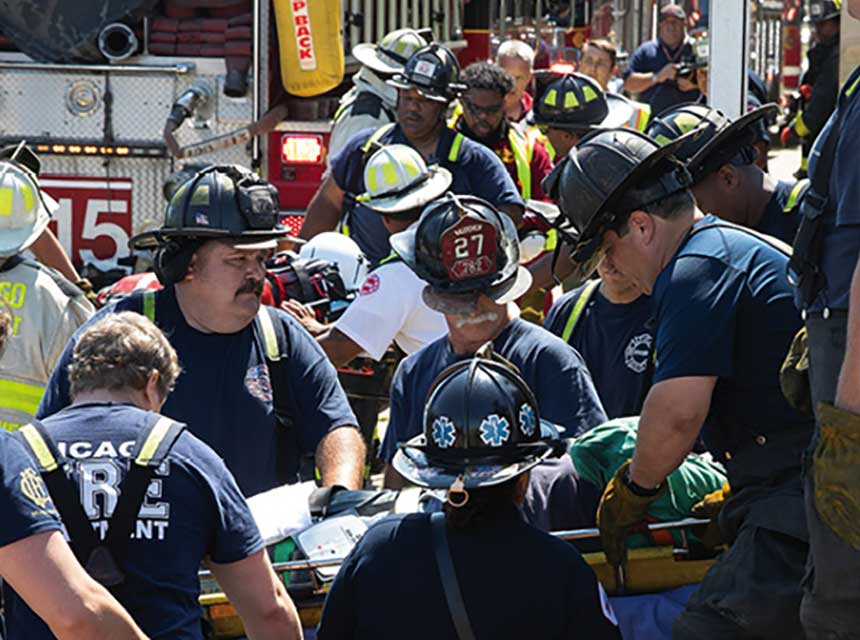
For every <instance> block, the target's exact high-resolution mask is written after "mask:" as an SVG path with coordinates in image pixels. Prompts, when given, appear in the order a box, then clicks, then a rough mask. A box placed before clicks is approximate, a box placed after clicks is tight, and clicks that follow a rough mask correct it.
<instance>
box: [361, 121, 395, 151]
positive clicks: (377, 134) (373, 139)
mask: <svg viewBox="0 0 860 640" xmlns="http://www.w3.org/2000/svg"><path fill="white" fill-rule="evenodd" d="M393 128H394V123H393V122H392V123H389V124H386V125H383V126H381V127H379V129H377V130H376V131H374V132H373V133H371V134H370V137H369V138H368V139H367V142H365V143H364V144H363V145H362V147H361V152H362V153H367V152H368V151H370V148H371V147H372V146H373V145H374V144H376V143H377V142H379V139H380V138H381V137H382V136H384V135H385V134H386V133H388V132H389V131H391V130H392V129H393Z"/></svg>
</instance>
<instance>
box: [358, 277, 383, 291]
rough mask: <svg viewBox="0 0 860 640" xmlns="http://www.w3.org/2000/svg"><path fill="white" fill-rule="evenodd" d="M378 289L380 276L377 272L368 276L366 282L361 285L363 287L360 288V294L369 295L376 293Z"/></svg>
mask: <svg viewBox="0 0 860 640" xmlns="http://www.w3.org/2000/svg"><path fill="white" fill-rule="evenodd" d="M378 290H379V276H378V275H376V274H375V273H371V274H370V275H369V276H367V280H365V281H364V284H362V285H361V289H359V290H358V295H360V296H369V295H370V294H372V293H376V292H377V291H378Z"/></svg>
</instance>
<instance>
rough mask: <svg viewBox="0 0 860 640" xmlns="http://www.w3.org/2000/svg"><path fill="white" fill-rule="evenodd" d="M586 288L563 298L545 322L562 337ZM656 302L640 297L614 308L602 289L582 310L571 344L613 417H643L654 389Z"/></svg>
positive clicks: (615, 305) (567, 294)
mask: <svg viewBox="0 0 860 640" xmlns="http://www.w3.org/2000/svg"><path fill="white" fill-rule="evenodd" d="M587 286H588V285H587V284H585V285H583V286H581V287H579V288H577V289H574V290H573V291H569V292H568V293H566V294H564V295H563V296H562V297H561V299H559V301H558V302H556V303H555V304H554V305H552V309H550V312H549V314H548V315H547V317H546V320H545V321H544V326H545V327H546V329H547V330H548V331H551V332H552V333H554V334H555V335H557V336H559V337H561V336H562V334H563V333H564V328H565V325H566V324H567V321H568V318H569V317H570V314H571V312H572V311H573V308H574V306H575V305H576V302H577V300H579V298H580V296H581V295H583V293H584V291H585V289H586V287H587ZM651 315H652V312H651V298H649V297H648V296H646V295H642V296H639V297H638V298H637V299H636V300H634V301H633V302H630V303H628V304H614V303H612V302H610V301H609V300H607V299H606V297H605V296H604V295H603V294H602V293H600V289H599V288H598V289H597V290H596V291H595V292H594V294H593V295H592V297H591V301H590V302H589V303H588V304H586V305H585V307H584V308H583V309H582V314H581V315H580V316H579V320H578V321H577V323H576V326H575V327H574V330H573V333H572V334H571V335H570V338H569V339H568V343H569V344H570V346H572V347H573V348H574V349H576V350H577V351H578V352H579V353H580V354H582V357H583V359H584V360H585V364H586V365H588V370H589V371H590V372H591V378H592V380H594V386H595V387H596V388H597V395H598V396H600V401H601V402H602V403H603V408H604V409H605V410H606V415H607V416H609V418H610V419H613V418H621V417H624V416H638V415H639V413H640V411H641V410H642V401H643V400H644V399H645V393H646V391H647V389H648V386H649V385H650V380H649V378H650V371H649V367H648V361H649V359H650V358H651V353H652V348H651V347H652V345H653V343H654V336H653V334H654V332H653V329H652V328H651V323H650V322H649V321H650V320H651Z"/></svg>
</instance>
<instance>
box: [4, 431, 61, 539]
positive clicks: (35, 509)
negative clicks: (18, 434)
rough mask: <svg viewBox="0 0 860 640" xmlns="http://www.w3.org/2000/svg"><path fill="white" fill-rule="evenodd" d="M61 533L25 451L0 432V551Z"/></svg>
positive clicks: (45, 490) (45, 491)
mask: <svg viewBox="0 0 860 640" xmlns="http://www.w3.org/2000/svg"><path fill="white" fill-rule="evenodd" d="M61 529H62V525H61V524H60V516H59V514H58V513H57V510H56V509H55V508H54V503H53V502H52V501H51V497H50V495H48V490H47V489H46V488H45V484H44V482H42V478H41V476H40V475H39V472H38V471H37V470H36V467H35V466H34V465H33V461H32V460H31V459H30V456H29V455H27V451H26V450H25V449H24V447H23V446H22V445H21V444H20V443H19V442H18V441H17V440H15V439H14V438H13V437H12V436H11V435H9V433H8V432H7V431H6V430H5V429H0V547H5V546H6V545H8V544H12V543H13V542H18V541H19V540H23V539H24V538H29V537H30V536H33V535H36V534H37V533H42V532H44V531H58V530H61Z"/></svg>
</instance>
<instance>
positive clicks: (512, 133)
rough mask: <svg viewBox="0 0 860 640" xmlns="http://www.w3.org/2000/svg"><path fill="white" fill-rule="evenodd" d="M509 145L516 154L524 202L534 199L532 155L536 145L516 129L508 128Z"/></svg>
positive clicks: (518, 176)
mask: <svg viewBox="0 0 860 640" xmlns="http://www.w3.org/2000/svg"><path fill="white" fill-rule="evenodd" d="M508 144H510V145H511V150H512V151H513V152H514V162H515V163H516V165H517V181H518V182H519V183H520V195H521V196H522V197H523V199H524V200H528V199H529V198H531V197H532V168H531V155H532V153H533V151H534V143H533V142H531V141H530V140H529V139H528V138H526V137H524V136H522V134H520V132H519V131H518V130H517V129H515V128H514V127H508Z"/></svg>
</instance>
